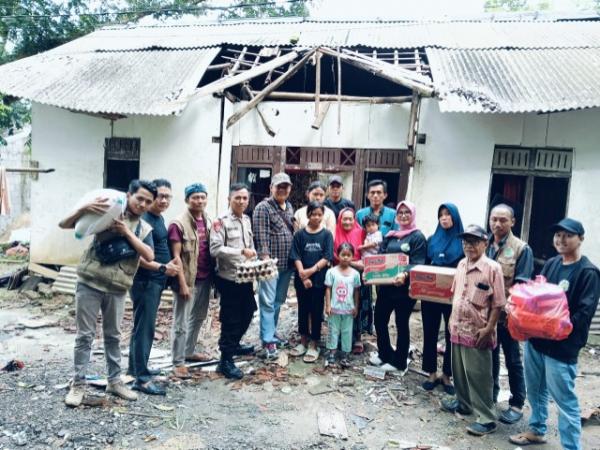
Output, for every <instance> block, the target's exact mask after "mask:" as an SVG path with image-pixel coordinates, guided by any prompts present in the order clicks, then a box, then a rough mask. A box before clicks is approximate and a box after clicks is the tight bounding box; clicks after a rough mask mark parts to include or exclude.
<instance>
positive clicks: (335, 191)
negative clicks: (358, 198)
mask: <svg viewBox="0 0 600 450" xmlns="http://www.w3.org/2000/svg"><path fill="white" fill-rule="evenodd" d="M343 193H344V182H343V181H342V177H340V176H339V175H331V176H330V177H329V191H328V195H327V198H326V199H325V201H324V202H323V203H324V204H325V206H327V207H328V208H329V209H331V210H332V211H333V213H334V214H335V218H336V220H337V218H338V217H339V215H340V211H341V210H342V209H344V208H352V209H356V208H355V207H354V203H352V200H348V199H347V198H343V197H342V194H343Z"/></svg>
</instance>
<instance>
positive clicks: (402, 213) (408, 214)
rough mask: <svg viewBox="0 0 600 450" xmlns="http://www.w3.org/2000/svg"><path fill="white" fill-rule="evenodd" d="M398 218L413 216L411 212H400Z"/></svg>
mask: <svg viewBox="0 0 600 450" xmlns="http://www.w3.org/2000/svg"><path fill="white" fill-rule="evenodd" d="M397 215H398V216H412V213H411V212H410V211H398V214H397Z"/></svg>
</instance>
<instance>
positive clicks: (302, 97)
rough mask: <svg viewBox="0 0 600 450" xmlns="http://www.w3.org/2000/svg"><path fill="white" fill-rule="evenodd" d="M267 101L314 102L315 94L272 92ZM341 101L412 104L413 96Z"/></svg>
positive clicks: (353, 97) (334, 96) (328, 98)
mask: <svg viewBox="0 0 600 450" xmlns="http://www.w3.org/2000/svg"><path fill="white" fill-rule="evenodd" d="M252 93H253V94H258V91H252ZM319 97H320V99H321V101H324V102H331V101H336V100H337V99H338V95H337V94H321V95H320V96H319ZM267 99H269V100H298V101H314V99H315V94H312V93H310V92H309V93H305V92H283V91H275V92H271V93H270V94H269V95H268V96H267ZM340 100H341V101H343V102H357V103H410V102H411V101H412V96H411V95H403V96H390V97H360V96H356V95H341V96H340Z"/></svg>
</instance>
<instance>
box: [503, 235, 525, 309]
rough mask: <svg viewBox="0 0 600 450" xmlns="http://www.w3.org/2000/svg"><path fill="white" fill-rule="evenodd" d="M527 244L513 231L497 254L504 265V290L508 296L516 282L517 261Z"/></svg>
mask: <svg viewBox="0 0 600 450" xmlns="http://www.w3.org/2000/svg"><path fill="white" fill-rule="evenodd" d="M526 245H527V244H526V243H525V242H524V241H522V240H521V239H519V238H517V237H515V235H513V234H512V231H511V232H509V234H508V237H507V238H506V241H505V243H504V245H503V246H502V248H501V249H500V251H499V252H498V254H497V255H496V261H497V262H498V264H500V266H501V267H502V275H503V276H504V291H505V293H506V297H507V298H508V296H509V292H508V290H509V289H510V288H511V287H512V285H513V284H514V282H515V268H516V265H517V261H518V259H519V257H520V256H521V253H523V249H524V248H525V246H526Z"/></svg>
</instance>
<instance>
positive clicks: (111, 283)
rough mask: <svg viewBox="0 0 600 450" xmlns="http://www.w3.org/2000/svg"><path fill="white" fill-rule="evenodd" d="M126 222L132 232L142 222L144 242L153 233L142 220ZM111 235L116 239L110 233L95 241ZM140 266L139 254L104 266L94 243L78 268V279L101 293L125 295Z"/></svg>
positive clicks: (97, 237)
mask: <svg viewBox="0 0 600 450" xmlns="http://www.w3.org/2000/svg"><path fill="white" fill-rule="evenodd" d="M124 221H125V222H126V223H127V226H128V227H129V229H130V230H132V231H135V229H136V227H137V224H138V222H139V221H141V223H142V226H141V230H140V235H139V238H140V239H141V240H144V239H145V238H146V236H148V234H149V233H150V232H151V231H152V227H151V226H150V225H148V224H147V223H146V222H144V221H143V220H142V219H138V220H135V221H131V220H129V219H124ZM111 235H112V237H114V234H113V233H110V232H104V233H99V234H98V235H96V237H95V238H94V241H95V240H96V239H100V240H102V239H106V238H108V237H109V236H111ZM139 264H140V256H139V254H138V255H136V256H134V257H131V258H128V259H123V260H121V261H117V262H115V263H113V264H102V263H100V261H99V260H98V258H97V257H96V251H95V249H94V242H92V243H91V244H90V246H89V247H88V248H87V250H86V251H85V252H84V253H83V256H82V257H81V261H80V262H79V266H77V278H78V281H81V282H82V283H84V284H86V285H88V286H90V287H92V288H94V289H97V290H99V291H101V292H106V293H109V294H124V293H125V292H127V290H128V289H129V288H130V287H131V286H132V284H133V277H134V275H135V273H136V272H137V269H138V266H139Z"/></svg>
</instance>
